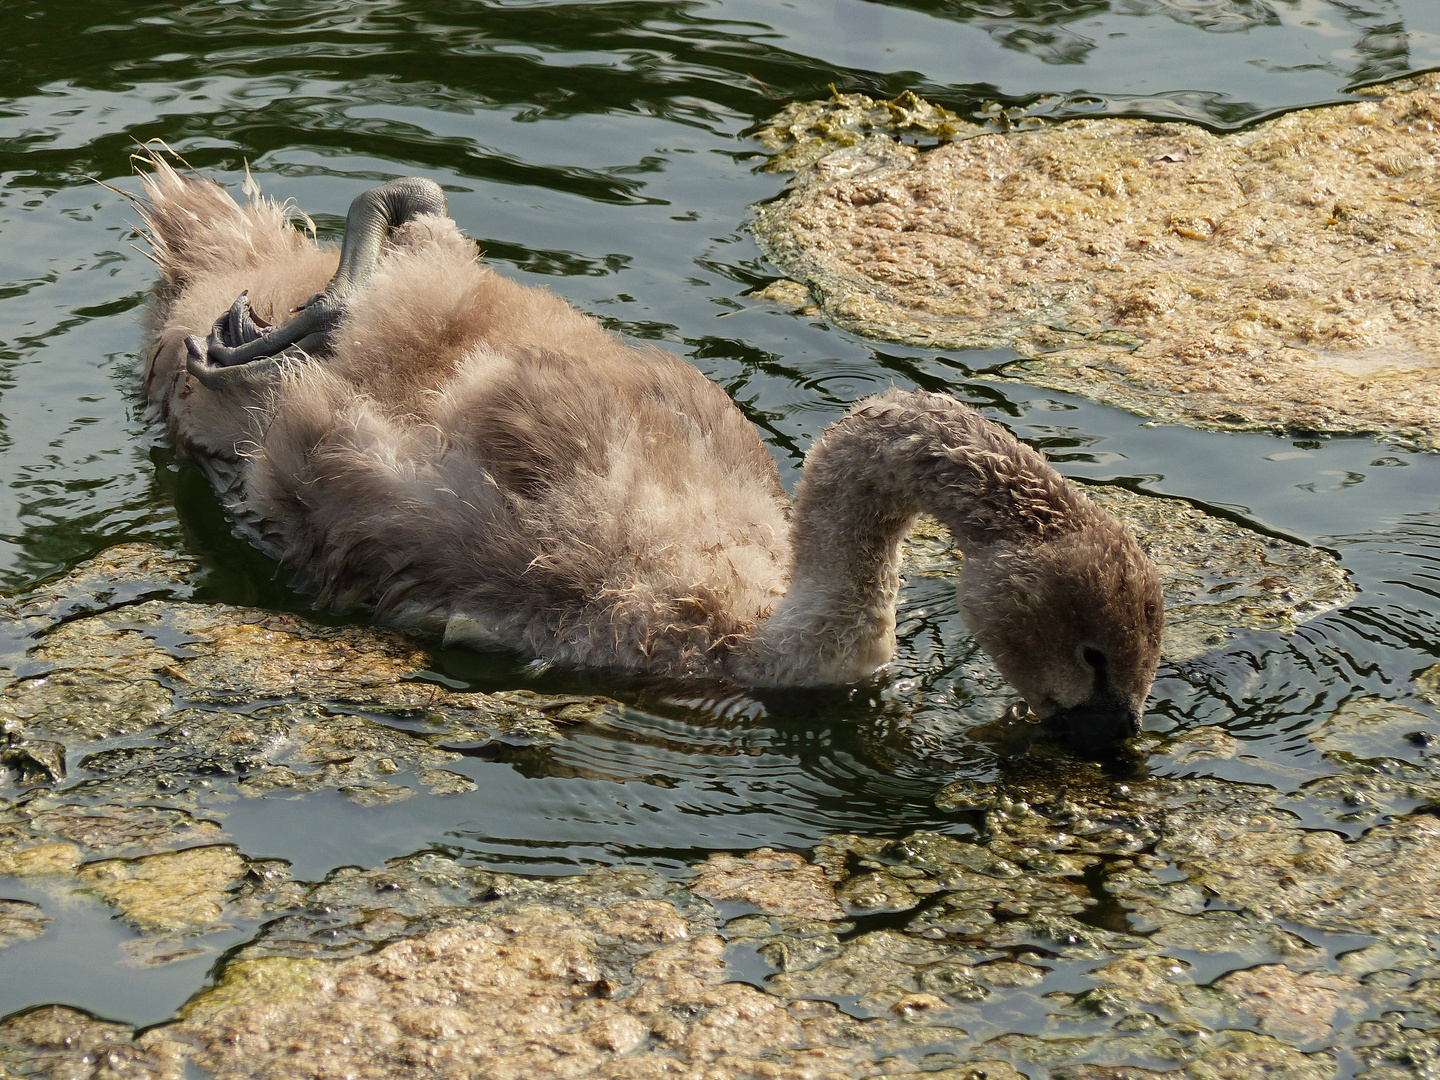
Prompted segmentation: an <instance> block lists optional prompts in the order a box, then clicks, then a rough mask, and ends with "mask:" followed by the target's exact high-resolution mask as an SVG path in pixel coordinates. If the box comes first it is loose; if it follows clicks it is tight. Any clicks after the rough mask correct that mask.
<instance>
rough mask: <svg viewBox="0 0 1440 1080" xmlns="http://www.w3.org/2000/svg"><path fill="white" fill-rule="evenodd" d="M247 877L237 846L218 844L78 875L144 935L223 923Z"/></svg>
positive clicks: (98, 865) (94, 867)
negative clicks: (235, 890) (233, 892)
mask: <svg viewBox="0 0 1440 1080" xmlns="http://www.w3.org/2000/svg"><path fill="white" fill-rule="evenodd" d="M245 872H246V865H245V860H244V858H242V857H241V856H240V854H239V853H238V852H237V851H236V850H235V849H234V848H233V847H230V846H227V845H215V846H211V847H199V848H187V849H186V850H184V851H166V852H161V853H159V854H156V855H144V856H142V857H140V858H138V859H104V860H101V861H98V862H92V863H88V864H86V865H85V866H84V867H82V868H81V869H80V875H79V876H80V881H81V882H82V883H83V884H84V886H85V887H86V888H88V889H90V890H92V891H93V892H95V893H96V894H97V895H99V896H100V897H101V898H102V899H104V900H105V901H107V902H108V903H111V904H113V905H114V906H115V907H116V908H117V909H118V910H119V912H120V915H121V917H123V918H124V919H125V920H126V921H127V922H129V923H130V924H132V925H133V926H135V927H136V928H137V929H139V930H142V931H149V930H198V929H203V928H206V927H209V926H212V925H214V924H215V923H217V922H219V921H220V917H221V914H222V912H223V911H224V907H225V901H226V896H227V894H228V892H229V891H230V890H231V889H232V888H234V887H235V886H236V885H237V884H239V882H240V879H241V878H242V877H243V876H244V874H245Z"/></svg>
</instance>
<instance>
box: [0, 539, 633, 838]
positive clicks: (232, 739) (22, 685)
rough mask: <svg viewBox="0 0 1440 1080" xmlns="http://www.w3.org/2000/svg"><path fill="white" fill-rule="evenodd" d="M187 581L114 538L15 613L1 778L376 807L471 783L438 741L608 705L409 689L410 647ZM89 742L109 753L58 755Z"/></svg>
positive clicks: (579, 717) (552, 733)
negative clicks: (387, 719) (191, 592)
mask: <svg viewBox="0 0 1440 1080" xmlns="http://www.w3.org/2000/svg"><path fill="white" fill-rule="evenodd" d="M191 571H193V566H192V564H191V563H190V561H189V560H186V559H183V558H169V557H165V556H164V555H163V554H162V553H158V551H157V549H152V548H149V547H147V546H145V545H134V544H132V545H122V546H121V547H119V548H116V549H113V550H111V551H107V552H105V553H103V554H102V555H100V556H98V557H97V558H96V559H94V560H91V561H90V562H88V563H85V564H82V565H81V566H80V567H78V568H77V569H76V570H75V571H74V572H73V573H72V574H70V575H67V576H66V577H64V578H61V579H57V580H56V581H54V582H51V583H48V584H46V585H44V586H42V587H40V588H39V589H37V590H34V591H33V592H32V593H29V594H26V595H25V596H22V597H19V598H18V599H16V600H14V601H11V602H9V603H10V608H11V610H12V613H13V614H14V615H15V618H16V620H17V621H16V625H17V626H19V627H21V629H22V630H23V631H24V632H23V634H21V635H20V636H19V637H18V638H16V639H15V640H17V641H19V642H20V643H21V645H22V646H23V647H22V648H21V649H20V650H19V651H17V652H15V653H14V654H12V657H11V660H10V664H9V666H10V669H11V670H12V671H13V672H15V675H14V677H11V678H9V679H6V680H3V681H0V776H4V775H6V774H8V775H9V776H10V777H12V778H13V779H14V780H16V781H17V782H18V783H19V784H20V785H21V787H23V788H26V789H29V790H31V791H32V792H35V793H37V794H36V795H35V796H34V797H35V798H38V799H42V800H43V799H44V798H46V797H47V796H46V795H44V794H43V792H45V791H46V790H47V789H53V788H55V787H57V786H60V785H64V784H69V785H70V787H69V789H68V790H70V791H71V792H72V793H77V794H78V793H83V794H84V796H85V797H86V798H87V799H88V800H91V801H101V802H105V803H107V804H111V805H114V804H116V803H117V802H127V803H131V804H133V803H135V802H138V801H139V800H144V799H147V798H149V799H154V798H157V797H163V798H164V800H165V801H166V802H168V803H170V804H171V805H172V806H178V807H186V806H193V805H195V800H196V798H197V796H198V795H199V794H200V793H206V794H209V793H213V792H214V791H216V789H217V788H218V789H224V788H229V789H230V791H231V792H233V793H235V794H239V795H244V796H258V795H263V794H266V793H272V792H277V791H283V792H286V793H304V792H310V791H316V790H319V789H322V788H330V789H335V790H339V791H342V792H344V793H345V794H346V795H347V796H349V797H350V798H351V799H353V800H354V801H355V802H357V803H361V804H363V805H370V806H374V805H380V804H384V803H389V802H394V801H397V800H401V799H404V798H408V797H409V796H411V795H413V794H414V793H415V791H416V787H415V786H412V785H413V783H414V781H417V780H418V782H419V786H420V787H421V788H423V789H424V790H427V791H430V792H432V793H436V794H441V793H449V794H454V793H460V792H464V791H467V790H473V786H474V785H473V781H471V780H470V779H469V778H468V777H465V776H464V775H463V774H461V773H458V772H456V771H454V770H451V769H445V768H443V766H446V765H449V764H452V763H454V762H456V761H458V760H459V758H460V755H459V754H458V753H456V752H454V751H451V750H444V749H440V748H439V746H438V745H437V744H438V743H439V742H441V741H442V740H444V739H446V738H454V739H456V740H458V741H460V742H463V743H466V744H470V745H474V744H477V743H483V742H485V741H487V740H489V739H493V738H496V737H498V736H500V735H504V736H506V737H507V738H511V739H523V740H527V741H532V742H544V741H552V740H556V739H558V738H560V734H559V730H558V728H557V726H556V725H557V723H583V722H587V721H588V720H589V719H591V718H592V717H595V716H599V715H602V714H604V713H605V712H606V711H607V710H609V709H610V708H612V707H613V706H612V705H611V703H609V702H607V701H605V700H603V699H599V698H584V697H578V696H575V695H565V696H559V697H554V698H547V697H546V696H544V695H539V694H533V693H530V692H527V691H515V692H511V693H506V694H475V693H457V692H453V691H450V690H446V689H443V688H441V687H439V686H436V685H434V684H433V683H430V682H424V681H418V680H416V679H415V678H414V676H416V675H417V674H419V673H421V672H423V671H425V670H426V668H427V667H428V664H429V655H428V654H427V653H426V652H425V650H424V649H423V648H422V647H421V646H420V644H419V642H418V641H417V640H416V639H414V638H413V637H410V636H407V635H404V634H400V633H397V632H394V631H386V630H377V629H370V628H366V627H324V626H318V625H315V624H313V623H309V622H307V621H305V620H304V619H301V618H299V617H297V616H293V615H286V614H279V613H275V612H265V611H256V610H250V609H243V608H234V607H228V606H225V605H218V604H200V603H196V602H193V601H190V600H187V599H184V597H185V596H186V595H187V594H188V591H187V587H186V586H185V585H184V583H183V580H177V579H183V577H184V575H185V574H187V573H189V572H191ZM56 618H59V619H60V621H58V622H57V621H52V620H55V619H56ZM266 701H273V702H274V704H273V705H264V704H262V703H264V702H266ZM257 705H259V706H260V707H258V708H257V707H256V706H257ZM232 709H236V710H239V709H243V711H231V710H232ZM361 713H363V714H364V715H359V714H361ZM385 715H393V716H397V717H399V718H403V719H404V720H405V721H407V722H408V723H407V726H406V727H403V728H402V727H398V726H391V725H388V724H386V723H384V722H382V721H381V720H380V719H377V716H385ZM417 722H418V723H417ZM417 728H418V730H417ZM98 740H108V741H109V742H110V745H107V746H106V747H105V748H104V749H101V750H97V751H95V752H91V753H88V754H71V753H70V752H69V748H70V747H79V746H83V745H84V744H86V743H92V742H95V741H98ZM57 805H58V804H57ZM4 858H5V854H4V848H3V845H0V860H3V859H4Z"/></svg>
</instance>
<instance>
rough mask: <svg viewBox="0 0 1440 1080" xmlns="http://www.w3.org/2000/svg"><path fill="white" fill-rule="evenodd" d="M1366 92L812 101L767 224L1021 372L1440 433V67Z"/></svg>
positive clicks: (1190, 419) (853, 299) (878, 325)
mask: <svg viewBox="0 0 1440 1080" xmlns="http://www.w3.org/2000/svg"><path fill="white" fill-rule="evenodd" d="M1363 93H1364V94H1365V95H1367V97H1368V100H1363V101H1359V102H1356V103H1354V104H1346V105H1337V106H1332V107H1327V108H1321V109H1311V110H1302V111H1298V112H1293V113H1289V114H1287V115H1284V116H1281V117H1279V118H1277V119H1274V120H1271V121H1268V122H1266V123H1264V124H1261V125H1259V126H1257V127H1255V128H1252V129H1249V130H1246V131H1243V132H1240V133H1238V134H1233V135H1225V136H1219V135H1215V134H1212V133H1210V132H1208V131H1206V130H1204V129H1202V128H1198V127H1192V126H1189V125H1185V124H1181V123H1150V122H1146V121H1139V120H1112V119H1104V120H1076V121H1070V122H1066V123H1059V124H1047V125H1030V126H1027V127H1026V128H1024V129H1023V130H1011V131H1007V132H993V131H992V132H987V131H984V130H983V129H981V128H979V127H978V126H976V125H966V124H965V123H964V122H963V121H959V120H957V119H955V118H953V117H951V116H949V115H948V114H944V111H943V110H938V111H937V110H935V109H934V108H933V107H929V106H926V104H925V103H923V102H919V101H918V99H914V98H913V97H912V98H910V99H908V100H905V101H903V102H901V101H897V102H895V103H889V104H888V105H887V103H883V102H881V103H876V102H873V101H870V100H869V99H868V98H862V97H860V96H858V95H850V96H842V97H837V98H836V99H834V100H833V101H831V102H820V103H809V104H807V105H805V106H792V107H791V108H790V109H787V110H786V112H784V113H782V114H781V115H780V116H778V117H777V118H776V120H775V121H773V122H772V123H771V124H769V125H767V126H766V127H764V128H762V129H760V131H759V132H758V133H757V134H758V137H759V138H760V140H761V142H762V144H764V145H766V146H767V148H769V149H771V150H773V151H775V153H776V157H775V158H774V165H775V167H778V168H799V169H800V170H801V171H800V173H799V175H798V176H797V177H796V178H795V180H794V182H793V183H792V185H791V188H790V190H789V191H788V193H787V194H786V195H785V196H784V197H783V198H781V199H779V200H777V201H775V202H773V203H769V204H766V205H765V206H762V207H760V208H759V209H757V211H756V215H755V221H754V228H755V233H756V236H757V237H758V238H759V240H760V243H761V245H762V247H763V248H764V249H765V251H766V253H767V254H768V255H769V256H770V258H771V259H772V260H773V261H774V262H775V264H776V265H777V266H779V267H780V268H781V270H782V271H783V272H784V273H785V274H787V275H789V277H791V278H793V279H795V280H797V281H799V282H801V283H802V284H803V285H804V286H805V287H806V288H807V289H808V291H809V293H810V294H811V295H812V296H813V297H814V299H815V301H817V302H818V304H819V305H820V308H821V309H822V310H823V312H824V314H825V315H826V316H827V317H828V318H830V319H832V320H834V321H835V322H836V323H838V324H839V325H841V326H843V327H845V328H846V329H849V330H853V331H856V332H858V333H862V334H865V335H868V336H871V337H878V338H884V339H888V340H894V341H901V342H906V343H910V344H914V345H919V346H923V347H929V348H937V349H947V350H948V349H969V348H996V347H1002V348H1009V349H1013V350H1015V351H1016V352H1017V353H1018V354H1019V356H1020V358H1021V361H1020V362H1018V363H1013V364H1010V365H1009V366H1007V367H1006V368H1005V369H1004V372H1003V374H1004V375H1005V376H1006V377H1010V378H1016V379H1021V380H1023V381H1026V382H1030V383H1034V384H1037V385H1040V386H1044V387H1048V388H1051V389H1056V390H1063V391H1067V392H1073V393H1077V394H1082V395H1084V396H1087V397H1090V398H1094V399H1096V400H1099V401H1102V402H1106V403H1109V404H1113V405H1117V406H1120V407H1122V408H1125V409H1129V410H1131V411H1132V412H1136V413H1139V414H1141V415H1144V416H1148V417H1153V418H1155V419H1158V420H1168V421H1179V422H1183V423H1189V424H1195V425H1198V426H1201V427H1210V428H1230V429H1258V430H1287V431H1301V432H1323V433H1333V434H1358V433H1366V434H1379V435H1384V436H1389V437H1394V438H1396V439H1399V440H1401V441H1404V442H1406V443H1409V444H1412V445H1416V446H1420V447H1425V448H1430V449H1434V448H1437V446H1440V442H1437V435H1436V426H1435V424H1434V417H1435V416H1436V415H1437V409H1440V381H1437V379H1436V377H1435V376H1436V372H1437V370H1440V368H1437V365H1440V269H1437V267H1440V228H1437V222H1436V202H1435V199H1436V196H1435V191H1436V190H1437V178H1440V164H1437V162H1440V156H1437V153H1440V132H1437V123H1436V122H1437V119H1440V75H1436V74H1433V73H1432V74H1427V75H1420V76H1416V77H1413V78H1410V79H1406V80H1402V81H1400V82H1395V83H1391V84H1388V85H1385V86H1377V87H1372V88H1369V89H1367V90H1365V91H1363ZM927 108H928V109H929V111H928V112H927V111H926V110H927ZM887 118H891V120H890V123H889V124H888V125H887V123H886V120H887ZM915 132H919V133H920V134H921V135H922V136H926V137H933V139H936V140H939V141H940V142H941V145H939V146H937V147H935V148H934V149H929V150H920V149H917V148H916V147H914V146H911V145H906V144H905V143H904V142H902V141H900V139H901V138H902V137H905V136H907V135H909V134H912V133H915ZM826 148H829V149H830V151H831V152H829V153H828V154H822V151H823V150H824V149H826ZM783 291H784V290H783V289H782V290H780V292H783ZM771 292H772V294H774V295H779V294H778V293H776V291H775V290H774V288H773V287H772V290H771ZM790 302H791V303H792V304H793V303H795V300H794V299H793V298H791V299H790Z"/></svg>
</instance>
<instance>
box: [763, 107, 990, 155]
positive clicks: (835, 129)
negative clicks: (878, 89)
mask: <svg viewBox="0 0 1440 1080" xmlns="http://www.w3.org/2000/svg"><path fill="white" fill-rule="evenodd" d="M984 130H985V129H984V128H983V127H981V126H980V125H978V124H972V123H969V122H968V121H965V120H962V119H961V118H960V117H958V116H956V115H955V114H954V113H953V112H951V111H950V110H949V109H945V108H941V107H940V106H939V105H934V104H931V103H930V102H928V101H926V100H925V99H923V98H920V97H917V96H916V95H915V94H913V93H911V92H910V91H908V90H907V91H906V92H905V93H903V94H901V95H900V96H899V97H897V98H895V99H894V100H891V101H885V100H880V101H876V100H875V99H874V98H871V97H867V96H866V95H864V94H840V93H836V92H835V91H834V90H833V88H832V90H831V94H830V97H829V99H828V100H825V101H795V102H791V103H790V104H789V105H787V106H785V108H784V109H782V110H781V111H780V112H779V113H777V114H776V115H775V116H773V117H772V118H771V119H769V120H767V121H766V122H765V123H763V124H761V125H760V126H759V127H757V128H755V129H753V130H752V131H751V132H750V134H751V135H753V136H754V137H755V138H756V139H758V140H759V142H760V145H761V146H763V147H764V148H765V149H766V150H768V151H770V152H771V154H772V155H773V156H772V157H771V158H770V159H769V160H768V161H767V162H766V164H765V168H767V169H770V170H773V171H776V172H793V171H795V170H797V169H801V168H804V167H805V166H806V165H809V164H810V163H811V162H814V161H816V160H818V159H819V158H822V157H824V156H825V155H826V154H829V153H830V152H831V151H833V150H837V149H839V148H841V147H845V146H855V145H856V144H858V143H861V142H864V141H865V140H866V139H867V138H869V137H870V136H871V135H875V134H879V133H885V134H889V135H900V136H909V137H917V136H918V137H923V138H925V139H927V141H928V140H934V141H936V142H950V141H952V140H954V139H960V138H967V137H970V136H973V135H978V134H980V133H981V132H983V131H984Z"/></svg>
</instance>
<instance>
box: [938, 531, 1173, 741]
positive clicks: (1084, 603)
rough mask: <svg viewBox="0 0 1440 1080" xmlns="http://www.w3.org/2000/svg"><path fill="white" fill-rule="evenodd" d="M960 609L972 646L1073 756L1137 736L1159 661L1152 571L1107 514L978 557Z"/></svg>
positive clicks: (1158, 607) (1160, 617)
mask: <svg viewBox="0 0 1440 1080" xmlns="http://www.w3.org/2000/svg"><path fill="white" fill-rule="evenodd" d="M960 603H961V607H962V610H963V611H964V615H965V622H966V624H967V625H968V626H969V627H970V631H971V633H973V634H974V635H975V639H976V641H978V642H979V644H980V647H981V648H983V649H984V650H985V651H986V652H987V653H988V654H989V655H990V657H991V659H993V660H994V661H995V664H996V666H997V667H998V668H999V669H1000V673H1001V674H1002V675H1004V676H1005V678H1006V679H1008V680H1009V681H1010V684H1011V685H1012V686H1014V687H1015V689H1017V690H1018V691H1020V694H1021V696H1023V697H1024V698H1025V701H1026V704H1028V705H1029V706H1030V709H1031V710H1032V711H1033V712H1034V713H1035V714H1036V715H1037V716H1039V717H1040V719H1041V720H1042V721H1044V722H1045V724H1046V726H1047V727H1049V728H1050V729H1051V730H1053V731H1055V732H1056V733H1057V734H1060V735H1062V736H1064V737H1065V738H1066V739H1067V740H1068V741H1069V742H1070V743H1071V745H1072V746H1075V747H1076V748H1077V749H1082V750H1086V749H1096V748H1099V747H1101V746H1104V745H1106V744H1108V743H1111V742H1114V741H1115V740H1117V739H1123V738H1127V737H1128V736H1131V735H1134V734H1136V733H1137V732H1138V731H1139V730H1140V719H1141V717H1142V715H1143V714H1144V709H1145V698H1146V697H1147V696H1148V695H1149V693H1150V684H1151V683H1152V682H1153V681H1154V679H1155V668H1156V666H1157V665H1158V664H1159V662H1160V631H1161V629H1162V627H1163V626H1164V622H1165V614H1164V601H1163V599H1162V598H1161V593H1160V579H1159V577H1158V576H1157V575H1156V573H1155V568H1154V566H1152V565H1151V563H1150V560H1149V559H1148V558H1146V557H1145V554H1144V552H1142V551H1141V550H1140V548H1139V546H1138V545H1137V544H1136V543H1135V541H1134V540H1133V539H1132V538H1131V536H1130V534H1129V533H1128V532H1126V530H1125V528H1124V526H1122V525H1121V524H1120V523H1119V522H1117V521H1115V520H1114V519H1113V518H1111V517H1109V516H1108V515H1100V516H1097V518H1096V519H1095V520H1094V521H1092V522H1089V523H1087V524H1086V525H1085V526H1084V527H1083V528H1081V529H1078V530H1076V531H1073V532H1067V533H1064V534H1063V535H1060V536H1056V537H1052V538H1049V539H1045V540H1040V541H1035V542H1031V543H1025V544H1020V545H1014V546H1012V545H1004V546H1003V548H1001V549H997V550H994V551H989V552H982V553H977V556H976V557H973V558H971V559H969V560H968V561H967V563H966V567H965V572H964V575H963V577H962V580H961V589H960Z"/></svg>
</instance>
